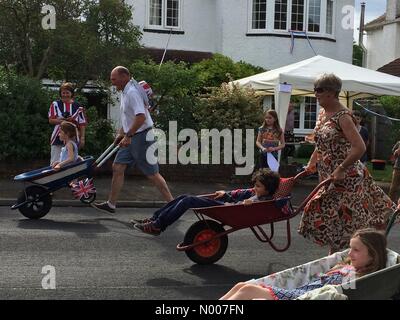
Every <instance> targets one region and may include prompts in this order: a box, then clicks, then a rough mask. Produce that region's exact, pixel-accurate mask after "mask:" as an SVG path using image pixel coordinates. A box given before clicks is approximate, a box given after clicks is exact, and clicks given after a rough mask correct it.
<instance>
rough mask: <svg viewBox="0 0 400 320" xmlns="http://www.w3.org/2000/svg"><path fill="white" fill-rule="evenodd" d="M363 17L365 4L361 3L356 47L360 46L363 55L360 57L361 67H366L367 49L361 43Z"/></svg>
mask: <svg viewBox="0 0 400 320" xmlns="http://www.w3.org/2000/svg"><path fill="white" fill-rule="evenodd" d="M364 17H365V2H361V14H360V28H359V29H358V30H359V33H358V45H359V46H360V48H361V50H362V52H363V55H362V67H365V66H366V62H367V48H366V47H365V46H364V43H363V36H364Z"/></svg>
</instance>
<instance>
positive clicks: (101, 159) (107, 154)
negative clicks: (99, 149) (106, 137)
mask: <svg viewBox="0 0 400 320" xmlns="http://www.w3.org/2000/svg"><path fill="white" fill-rule="evenodd" d="M118 149H119V145H115V144H114V143H112V144H110V146H109V147H108V148H107V149H106V151H104V152H103V153H102V154H101V155H100V157H98V158H97V160H96V161H95V162H94V164H95V165H96V166H97V167H101V166H102V165H103V164H104V162H106V161H107V160H108V159H110V157H111V156H112V155H113V154H114V153H115V152H116V151H117V150H118Z"/></svg>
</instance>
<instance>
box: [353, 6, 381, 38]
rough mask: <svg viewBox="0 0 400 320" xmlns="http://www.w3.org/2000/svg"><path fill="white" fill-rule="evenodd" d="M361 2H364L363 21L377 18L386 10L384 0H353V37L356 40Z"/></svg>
mask: <svg viewBox="0 0 400 320" xmlns="http://www.w3.org/2000/svg"><path fill="white" fill-rule="evenodd" d="M361 2H365V23H367V22H369V21H371V20H374V19H375V18H378V17H379V16H380V15H382V14H383V13H385V12H386V0H355V3H354V5H355V12H354V39H355V40H356V41H358V28H359V26H360V11H361V6H360V3H361ZM364 41H365V38H364Z"/></svg>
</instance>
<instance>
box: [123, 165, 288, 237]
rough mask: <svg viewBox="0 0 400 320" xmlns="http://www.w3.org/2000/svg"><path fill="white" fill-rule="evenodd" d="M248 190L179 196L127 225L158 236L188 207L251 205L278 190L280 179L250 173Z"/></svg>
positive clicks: (274, 175)
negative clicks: (148, 215)
mask: <svg viewBox="0 0 400 320" xmlns="http://www.w3.org/2000/svg"><path fill="white" fill-rule="evenodd" d="M252 182H253V183H254V188H252V189H238V190H234V191H230V192H225V191H216V192H215V193H214V194H212V195H211V196H207V197H205V196H191V195H181V196H179V197H177V198H176V199H174V200H172V201H171V202H169V203H167V204H166V205H165V206H164V207H162V208H160V209H158V210H157V211H156V212H154V214H153V216H152V217H151V218H146V219H143V220H132V221H131V222H130V224H131V225H132V226H133V227H134V228H135V229H136V230H139V231H142V232H144V233H148V234H151V235H153V236H158V235H159V234H160V233H161V232H163V231H165V229H166V228H167V227H168V226H170V225H171V224H173V223H174V222H175V221H176V220H178V219H179V218H180V217H181V216H182V215H183V214H184V213H185V212H186V211H187V210H188V209H190V208H203V207H211V206H220V205H229V204H235V203H239V202H242V203H243V204H244V205H251V204H252V203H253V202H256V201H265V200H271V199H272V198H273V195H274V193H275V191H276V190H277V189H278V187H279V182H280V176H279V174H278V173H276V172H273V171H271V170H270V169H266V168H263V169H260V170H258V171H256V172H255V173H254V174H253V177H252Z"/></svg>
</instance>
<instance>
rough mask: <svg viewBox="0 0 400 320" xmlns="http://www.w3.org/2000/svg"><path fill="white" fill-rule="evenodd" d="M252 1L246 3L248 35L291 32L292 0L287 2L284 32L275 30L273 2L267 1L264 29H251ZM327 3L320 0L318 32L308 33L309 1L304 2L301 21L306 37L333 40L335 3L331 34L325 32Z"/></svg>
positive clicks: (334, 3) (333, 13)
mask: <svg viewBox="0 0 400 320" xmlns="http://www.w3.org/2000/svg"><path fill="white" fill-rule="evenodd" d="M253 1H254V0H248V1H247V17H248V18H247V21H248V26H247V32H248V33H249V34H257V33H272V34H277V35H288V34H289V31H290V30H291V24H292V21H291V20H292V3H293V2H292V0H287V15H286V30H282V29H275V0H267V18H266V19H267V21H266V27H265V29H253V28H252V19H253V17H252V10H253ZM327 1H328V0H321V7H320V22H319V23H320V28H319V30H320V31H319V32H313V31H308V18H309V16H308V14H309V4H310V1H309V0H304V19H303V31H304V30H305V31H306V32H307V34H308V35H310V36H315V37H324V38H329V39H335V24H336V6H337V1H333V7H332V34H329V33H327V32H326V18H327V12H326V10H327Z"/></svg>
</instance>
